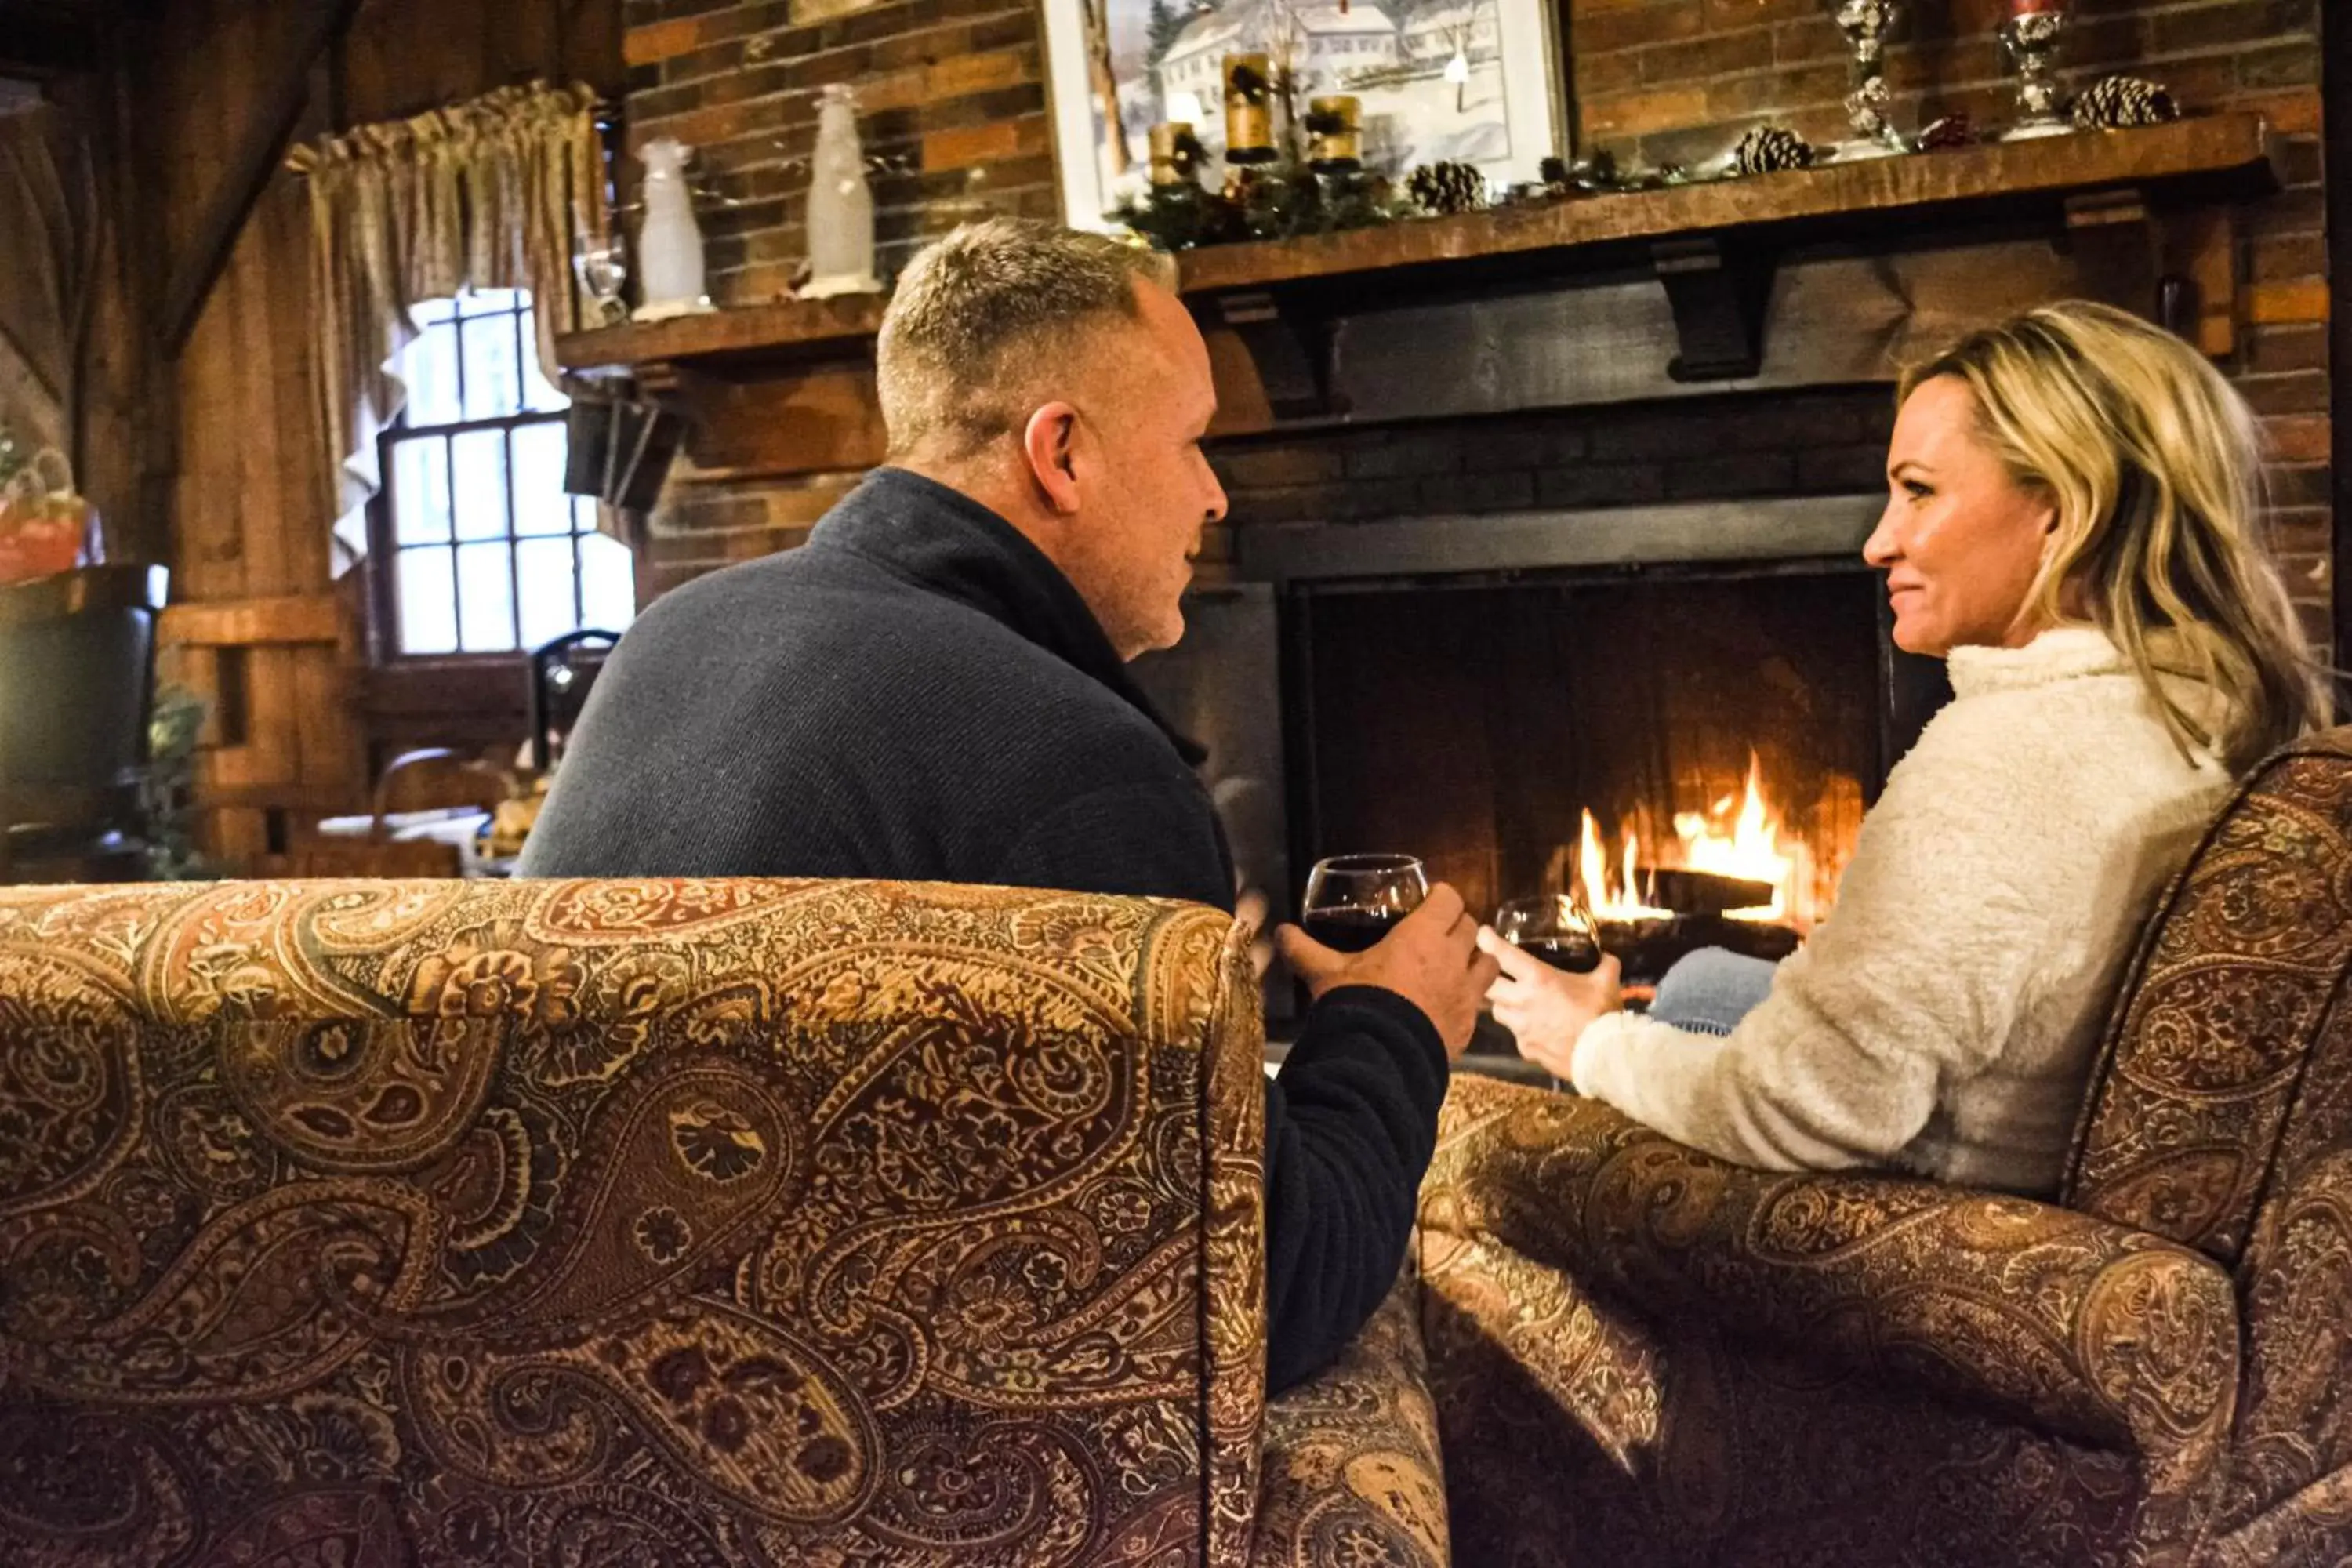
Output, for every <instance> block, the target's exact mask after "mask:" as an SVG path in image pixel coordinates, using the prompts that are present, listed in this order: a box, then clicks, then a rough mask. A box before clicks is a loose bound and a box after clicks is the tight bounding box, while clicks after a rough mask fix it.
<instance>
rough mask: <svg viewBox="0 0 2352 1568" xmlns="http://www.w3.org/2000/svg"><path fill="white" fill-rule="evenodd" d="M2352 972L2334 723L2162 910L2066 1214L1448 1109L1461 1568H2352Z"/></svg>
mask: <svg viewBox="0 0 2352 1568" xmlns="http://www.w3.org/2000/svg"><path fill="white" fill-rule="evenodd" d="M2347 971H2352V731H2343V730H2339V731H2331V732H2329V733H2328V734H2326V735H2324V736H2320V737H2317V738H2315V739H2314V740H2312V741H2310V742H2305V743H2304V744H2302V745H2299V746H2296V747H2294V748H2292V749H2290V750H2289V751H2287V752H2284V753H2282V754H2280V755H2278V756H2276V757H2274V758H2273V759H2272V760H2271V761H2270V762H2269V763H2266V764H2265V765H2264V766H2263V768H2262V769H2261V770H2259V771H2258V772H2257V773H2256V774H2255V776H2254V777H2253V778H2252V780H2251V781H2250V782H2249V784H2247V785H2246V787H2245V788H2244V789H2243V790H2242V792H2241V793H2240V795H2238V797H2237V798H2236V799H2235V800H2234V801H2233V802H2232V804H2231V805H2230V807H2229V808H2228V809H2227V810H2226V811H2225V812H2224V813H2223V814H2222V815H2221V817H2220V818H2219V820H2218V821H2217V822H2216V824H2215V826H2213V827H2212V828H2211V829H2210V831H2209V833H2208V835H2207V837H2206V838H2205V840H2204V842H2203V844H2202V845H2201V846H2200V848H2199V850H2198V852H2197V854H2196V856H2195V858H2194V859H2193V861H2192V862H2191V864H2190V866H2189V868H2188V870H2187V871H2186V872H2185V873H2184V875H2183V876H2182V877H2181V878H2180V879H2179V881H2178V882H2177V883H2176V884H2175V886H2174V887H2173V888H2172V889H2171V890H2170V891H2169V892H2168V894H2167V895H2166V898H2165V901H2164V903H2163V906H2162V908H2161V909H2160V910H2159V912H2158V919H2157V920H2156V921H2155V922H2154V924H2153V926H2152V927H2151V930H2150V931H2149V933H2148V937H2147V941H2146V942H2145V944H2144V946H2143V949H2142V951H2141V952H2140V953H2139V955H2138V957H2137V961H2136V963H2135V964H2134V966H2133V969H2132V971H2131V973H2130V974H2129V976H2128V978H2127V980H2126V984H2125V985H2124V988H2123V991H2122V994H2121V996H2120V998H2119V1001H2118V1003H2117V1005H2116V1014H2115V1017H2114V1021H2113V1023H2112V1025H2111V1027H2110V1031H2109V1036H2108V1038H2107V1041H2106V1044H2105V1050H2104V1055H2103V1058H2102V1060H2101V1063H2100V1065H2099V1068H2098V1070H2097V1073H2096V1076H2095V1078H2094V1079H2093V1083H2092V1088H2091V1092H2090V1095H2089V1098H2088V1102H2087V1104H2086V1106H2085V1108H2084V1114H2083V1120H2082V1123H2081V1127H2080V1131H2079V1132H2078V1135H2077V1146H2076V1149H2075V1152H2074V1160H2073V1164H2072V1169H2071V1173H2070V1174H2069V1176H2068V1178H2067V1181H2066V1184H2065V1187H2064V1190H2063V1192H2062V1194H2060V1195H2059V1201H2058V1202H2057V1203H2056V1204H2040V1203H2032V1202H2027V1201H2024V1200H2021V1199H2016V1198H2008V1197H2000V1196H1995V1195H1991V1194H1981V1193H1970V1192H1965V1191H1959V1190H1955V1189H1951V1188H1946V1187H1938V1186H1934V1185H1930V1184H1925V1183H1919V1182H1911V1181H1903V1180H1895V1179H1891V1178H1886V1177H1881V1176H1838V1177H1820V1176H1789V1175H1774V1174H1769V1173H1759V1172H1753V1171H1745V1170H1740V1169H1737V1168H1735V1167H1732V1166H1729V1165H1726V1164H1723V1163H1719V1162H1717V1161H1714V1160H1710V1159H1708V1158H1706V1156H1704V1155H1701V1154H1698V1153H1696V1152H1692V1151H1690V1150H1688V1149H1685V1148H1684V1147H1682V1146H1680V1145H1677V1144H1675V1143H1673V1142H1668V1141H1667V1140H1665V1139H1664V1138H1662V1137H1660V1136H1658V1135H1657V1134H1655V1133H1653V1132H1650V1131H1646V1130H1645V1129H1643V1128H1641V1127H1639V1126H1637V1125H1635V1124H1633V1122H1631V1121H1627V1120H1626V1119H1625V1118H1623V1117H1622V1116H1620V1115H1618V1114H1617V1113H1616V1112H1614V1111H1612V1110H1610V1109H1609V1108H1607V1107H1605V1106H1602V1105H1599V1104H1597V1103H1593V1102H1590V1101H1582V1100H1575V1099H1573V1098H1570V1097H1562V1096H1557V1095H1549V1094H1542V1093H1538V1092H1535V1091H1531V1090H1528V1089H1515V1088H1511V1087H1509V1086H1506V1085H1498V1084H1494V1083H1487V1082H1478V1081H1475V1080H1468V1079H1456V1081H1455V1086H1454V1094H1453V1096H1452V1097H1451V1099H1450V1100H1449V1102H1448V1104H1447V1107H1446V1111H1445V1117H1444V1124H1443V1127H1442V1129H1441V1141H1440V1147H1439V1151H1438V1155H1437V1160H1436V1163H1435V1166H1434V1168H1433V1171H1432V1173H1431V1175H1430V1179H1429V1181H1428V1183H1427V1184H1425V1185H1424V1187H1423V1209H1422V1224H1423V1230H1422V1243H1421V1265H1422V1289H1423V1295H1422V1300H1421V1307H1422V1314H1423V1340H1424V1345H1425V1350H1426V1353H1427V1356H1428V1361H1429V1365H1430V1377H1431V1382H1432V1386H1433V1393H1434V1396H1435V1398H1436V1400H1437V1405H1438V1414H1439V1429H1440V1435H1441V1439H1442V1445H1443V1449H1444V1456H1445V1469H1446V1477H1447V1483H1448V1488H1449V1503H1450V1507H1451V1518H1452V1527H1453V1543H1454V1550H1455V1552H1456V1554H1457V1556H1458V1557H1459V1559H1460V1560H1461V1561H1463V1562H1465V1563H1496V1564H1507V1563H1586V1562H1590V1563H1642V1564H1652V1563H1658V1564H1669V1563H1710V1564H1782V1563H1790V1564H1793V1563H1871V1564H1878V1563H1887V1564H1896V1563H1900V1564H1923V1565H1924V1564H1959V1563H1984V1564H2012V1563H2052V1564H2059V1563H2063V1564H2070V1565H2071V1564H2103V1563H2129V1564H2157V1563H2214V1564H2226V1565H2229V1568H2253V1565H2255V1564H2301V1563H2313V1564H2318V1563H2331V1564H2332V1563H2339V1562H2342V1561H2344V1560H2345V1559H2346V1558H2347V1556H2352V1399H2347V1395H2346V1394H2345V1392H2344V1391H2346V1390H2347V1389H2352V1307H2347V1302H2352V1003H2347V998H2346V995H2345V980H2346V976H2347Z"/></svg>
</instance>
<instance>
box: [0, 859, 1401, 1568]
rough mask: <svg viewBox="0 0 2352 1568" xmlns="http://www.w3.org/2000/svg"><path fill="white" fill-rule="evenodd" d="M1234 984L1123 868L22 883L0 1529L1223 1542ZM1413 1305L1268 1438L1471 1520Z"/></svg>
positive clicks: (647, 1552) (769, 1548)
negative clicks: (1099, 882) (900, 875)
mask: <svg viewBox="0 0 2352 1568" xmlns="http://www.w3.org/2000/svg"><path fill="white" fill-rule="evenodd" d="M1255 996H1256V988H1255V983H1254V982H1253V980H1252V978H1251V975H1250V972H1249V969H1248V964H1247V958H1246V952H1245V949H1244V946H1242V945H1241V933H1238V932H1237V931H1234V929H1232V928H1231V925H1230V922H1229V921H1225V920H1224V919H1223V917H1221V916H1218V915H1216V914H1215V913H1214V912H1213V911H1209V910H1201V909H1198V908H1196V907H1192V906H1188V905H1181V904H1175V903H1166V902H1156V901H1151V900H1135V899H1105V898H1083V897H1076V896H1069V895H1056V894H1043V893H1034V892H1015V891H1008V890H1005V889H975V888H944V887H921V886H914V885H898V884H885V883H855V882H792V881H765V880H751V879H728V880H719V881H652V882H524V883H514V884H498V883H488V882H477V883H457V882H341V883H338V882H314V883H246V884H222V885H218V886H213V887H197V888H191V887H134V888H122V889H103V890H100V889H68V890H59V889H24V890H0V1561H5V1562H6V1563H11V1564H23V1565H26V1568H80V1565H83V1564H88V1565H91V1568H96V1565H98V1564H121V1563H174V1564H214V1563H224V1564H225V1563H261V1562H285V1563H296V1562H305V1563H310V1562H315V1563H341V1564H345V1565H348V1568H374V1565H376V1564H385V1565H390V1564H394V1563H400V1564H409V1563H421V1564H439V1563H526V1562H527V1563H562V1564H583V1565H584V1564H591V1563H615V1564H618V1563H626V1564H656V1563H661V1564H710V1565H714V1568H715V1565H719V1564H761V1563H770V1564H784V1563H793V1564H812V1563H832V1564H849V1563H866V1564H915V1563H922V1564H940V1563H957V1564H965V1563H971V1564H988V1563H1008V1564H1009V1563H1023V1564H1064V1563H1070V1564H1075V1563H1138V1564H1141V1563H1152V1564H1160V1563H1196V1562H1202V1561H1214V1562H1240V1561H1243V1560H1244V1558H1246V1556H1247V1555H1248V1552H1249V1551H1250V1538H1251V1534H1252V1531H1253V1529H1254V1528H1255V1521H1256V1517H1257V1513H1258V1510H1259V1505H1258V1500H1257V1487H1258V1475H1259V1471H1260V1468H1261V1460H1260V1445H1259V1435H1260V1428H1261V1420H1262V1417H1263V1414H1264V1413H1263V1409H1262V1406H1263V1404H1264V1365H1263V1363H1264V1308H1263V1299H1264V1279H1263V1275H1264V1255H1263V1246H1262V1236H1261V1226H1262V1217H1261V1196H1260V1193H1261V1186H1262V1183H1261V1180H1260V1172H1259V1170H1258V1163H1259V1161H1260V1158H1261V1146H1262V1142H1263V1127H1262V1116H1263V1109H1264V1100H1263V1089H1262V1078H1261V1074H1260V1068H1259V1058H1260V1055H1261V1050H1260V1041H1261V1036H1260V1032H1259V1028H1260V1026H1259V1023H1258V1013H1257V1006H1256V1001H1255ZM1408 1317H1409V1303H1408V1304H1407V1305H1406V1306H1403V1307H1400V1308H1399V1309H1398V1310H1397V1311H1395V1312H1393V1313H1391V1315H1390V1316H1389V1317H1388V1318H1387V1319H1384V1320H1383V1322H1382V1325H1381V1329H1380V1331H1379V1332H1378V1333H1377V1334H1376V1335H1375V1336H1373V1341H1372V1342H1371V1343H1370V1344H1368V1348H1367V1350H1366V1351H1365V1352H1363V1354H1362V1355H1361V1356H1360V1358H1358V1359H1357V1360H1356V1361H1353V1362H1351V1363H1349V1368H1350V1369H1352V1370H1351V1371H1349V1372H1346V1373H1344V1374H1343V1375H1340V1376H1339V1377H1338V1378H1337V1380H1336V1381H1334V1382H1331V1383H1329V1384H1318V1385H1317V1387H1318V1389H1326V1388H1328V1389H1330V1390H1337V1391H1339V1392H1337V1393H1333V1394H1329V1396H1328V1397H1329V1398H1330V1401H1331V1409H1332V1412H1333V1419H1334V1421H1335V1422H1336V1423H1337V1424H1338V1425H1339V1426H1340V1427H1342V1428H1345V1430H1344V1431H1343V1434H1342V1437H1341V1438H1340V1439H1339V1446H1338V1447H1334V1443H1333V1440H1332V1439H1331V1438H1329V1436H1328V1435H1327V1434H1325V1433H1324V1431H1323V1428H1322V1426H1321V1425H1320V1424H1319V1421H1318V1417H1317V1416H1316V1415H1309V1414H1306V1413H1303V1412H1293V1413H1290V1414H1287V1415H1285V1416H1284V1417H1283V1418H1282V1420H1281V1421H1280V1422H1279V1423H1277V1426H1278V1427H1279V1430H1280V1432H1281V1434H1282V1437H1281V1441H1282V1442H1283V1443H1286V1444H1294V1445H1296V1446H1297V1453H1296V1454H1286V1453H1285V1452H1283V1451H1282V1450H1281V1449H1279V1448H1277V1450H1276V1452H1275V1453H1274V1454H1273V1455H1272V1456H1271V1457H1270V1458H1267V1459H1266V1460H1265V1468H1266V1469H1267V1471H1268V1472H1269V1473H1272V1474H1276V1475H1279V1476H1280V1477H1281V1478H1282V1483H1281V1488H1280V1495H1281V1497H1282V1499H1283V1501H1282V1505H1281V1506H1282V1509H1283V1510H1286V1511H1285V1517H1286V1519H1297V1520H1299V1521H1307V1524H1308V1526H1309V1528H1308V1529H1307V1533H1309V1534H1311V1533H1312V1529H1313V1527H1315V1521H1320V1520H1322V1519H1324V1518H1325V1517H1327V1516H1328V1515H1329V1513H1330V1512H1331V1510H1330V1509H1329V1508H1327V1507H1325V1506H1324V1505H1323V1504H1322V1503H1321V1501H1320V1500H1318V1499H1317V1498H1316V1497H1314V1496H1313V1495H1311V1494H1313V1493H1314V1491H1315V1489H1316V1488H1317V1487H1318V1485H1326V1484H1328V1485H1329V1486H1332V1487H1335V1488H1337V1489H1339V1491H1340V1492H1341V1493H1344V1494H1345V1498H1346V1499H1349V1500H1352V1499H1354V1498H1355V1496H1356V1494H1357V1492H1358V1491H1360V1490H1363V1489H1365V1483H1364V1481H1363V1480H1362V1477H1363V1476H1365V1475H1367V1474H1369V1473H1370V1470H1371V1469H1372V1468H1374V1467H1375V1465H1376V1464H1377V1462H1378V1461H1377V1458H1376V1456H1377V1455H1378V1454H1380V1453H1382V1452H1389V1451H1393V1452H1395V1453H1396V1454H1397V1455H1398V1456H1399V1458H1396V1460H1395V1461H1394V1464H1393V1466H1392V1474H1393V1476H1394V1477H1395V1479H1396V1486H1395V1489H1396V1490H1397V1491H1399V1492H1400V1493H1401V1494H1409V1495H1410V1496H1411V1498H1412V1500H1413V1505H1414V1507H1415V1508H1417V1509H1419V1510H1422V1511H1421V1512H1419V1513H1417V1514H1415V1515H1414V1516H1413V1517H1414V1519H1415V1520H1416V1521H1418V1522H1419V1523H1420V1524H1423V1525H1426V1524H1427V1522H1428V1521H1429V1519H1431V1518H1432V1517H1434V1518H1435V1519H1436V1520H1437V1521H1438V1522H1437V1524H1436V1525H1435V1527H1434V1533H1433V1534H1431V1533H1430V1532H1429V1531H1423V1534H1422V1536H1421V1537H1419V1538H1417V1539H1416V1546H1417V1548H1420V1549H1421V1550H1420V1554H1419V1555H1409V1556H1401V1557H1399V1558H1398V1559H1397V1560H1398V1561H1401V1562H1412V1563H1422V1562H1442V1561H1443V1555H1444V1554H1443V1540H1444V1535H1443V1515H1442V1509H1441V1510H1437V1511H1436V1512H1435V1513H1434V1514H1432V1513H1431V1511H1430V1510H1431V1509H1432V1508H1433V1507H1434V1506H1435V1505H1433V1504H1431V1503H1430V1502H1429V1500H1430V1499H1432V1498H1434V1497H1436V1496H1438V1495H1441V1492H1442V1485H1441V1483H1440V1482H1439V1481H1438V1479H1437V1472H1436V1470H1435V1463H1434V1458H1433V1456H1431V1455H1430V1454H1429V1453H1428V1451H1427V1445H1426V1442H1425V1438H1426V1436H1427V1435H1428V1429H1429V1425H1430V1423H1429V1420H1428V1417H1427V1413H1426V1397H1425V1394H1423V1395H1419V1398H1420V1404H1419V1405H1414V1404H1413V1399H1414V1397H1415V1396H1416V1394H1417V1390H1408V1391H1404V1392H1402V1393H1400V1392H1398V1391H1396V1390H1391V1389H1377V1390H1376V1389H1375V1388H1374V1386H1373V1385H1374V1384H1376V1383H1377V1382H1378V1380H1379V1378H1380V1377H1381V1375H1382V1374H1383V1373H1384V1372H1385V1373H1387V1374H1389V1375H1393V1376H1397V1377H1405V1376H1409V1375H1412V1373H1413V1371H1414V1364H1413V1355H1414V1352H1417V1345H1412V1346H1409V1345H1408V1344H1407V1343H1406V1342H1408V1341H1410V1340H1411V1339H1412V1334H1411V1333H1410V1332H1409V1331H1408V1330H1409V1328H1410V1324H1409V1322H1408V1321H1407V1318H1408ZM1375 1347H1376V1348H1375ZM1370 1403H1380V1404H1381V1407H1382V1408H1383V1409H1384V1410H1387V1411H1402V1415H1400V1416H1399V1417H1398V1418H1397V1420H1396V1423H1395V1424H1396V1425H1397V1426H1399V1430H1400V1433H1401V1435H1400V1436H1383V1435H1382V1434H1381V1432H1379V1431H1377V1430H1375V1429H1374V1428H1375V1427H1377V1426H1378V1423H1377V1422H1366V1421H1361V1420H1358V1419H1357V1417H1358V1416H1360V1415H1361V1413H1362V1412H1363V1410H1364V1409H1365V1408H1366V1407H1367V1405H1368V1404H1370ZM1350 1423H1353V1426H1350V1425H1349V1424H1350ZM1349 1445H1353V1447H1349ZM1343 1449H1344V1451H1345V1455H1346V1464H1345V1465H1344V1466H1343V1469H1344V1471H1345V1473H1343V1474H1335V1475H1329V1476H1325V1475H1324V1474H1323V1473H1322V1472H1318V1471H1315V1470H1313V1469H1312V1467H1311V1465H1310V1463H1309V1461H1308V1460H1307V1459H1306V1458H1302V1457H1301V1456H1303V1455H1306V1454H1307V1453H1308V1452H1309V1451H1312V1452H1313V1453H1314V1454H1316V1455H1318V1456H1321V1455H1325V1454H1334V1455H1336V1454H1339V1453H1340V1452H1341V1451H1342V1450H1343ZM1362 1456H1375V1458H1364V1457H1362ZM1416 1466H1418V1467H1421V1468H1415V1467H1416ZM1204 1504H1205V1517H1204ZM1349 1517H1350V1519H1351V1521H1352V1520H1354V1519H1356V1518H1359V1517H1372V1518H1375V1519H1379V1520H1381V1521H1385V1519H1386V1517H1387V1516H1385V1515H1382V1514H1380V1513H1379V1511H1378V1510H1358V1511H1357V1512H1354V1513H1351V1514H1350V1515H1349ZM1287 1560H1288V1561H1296V1562H1318V1563H1319V1562H1324V1561H1338V1559H1336V1558H1331V1557H1328V1556H1324V1555H1318V1553H1317V1552H1314V1551H1305V1552H1302V1553H1301V1554H1297V1555H1294V1556H1293V1557H1291V1558H1289V1559H1287Z"/></svg>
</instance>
